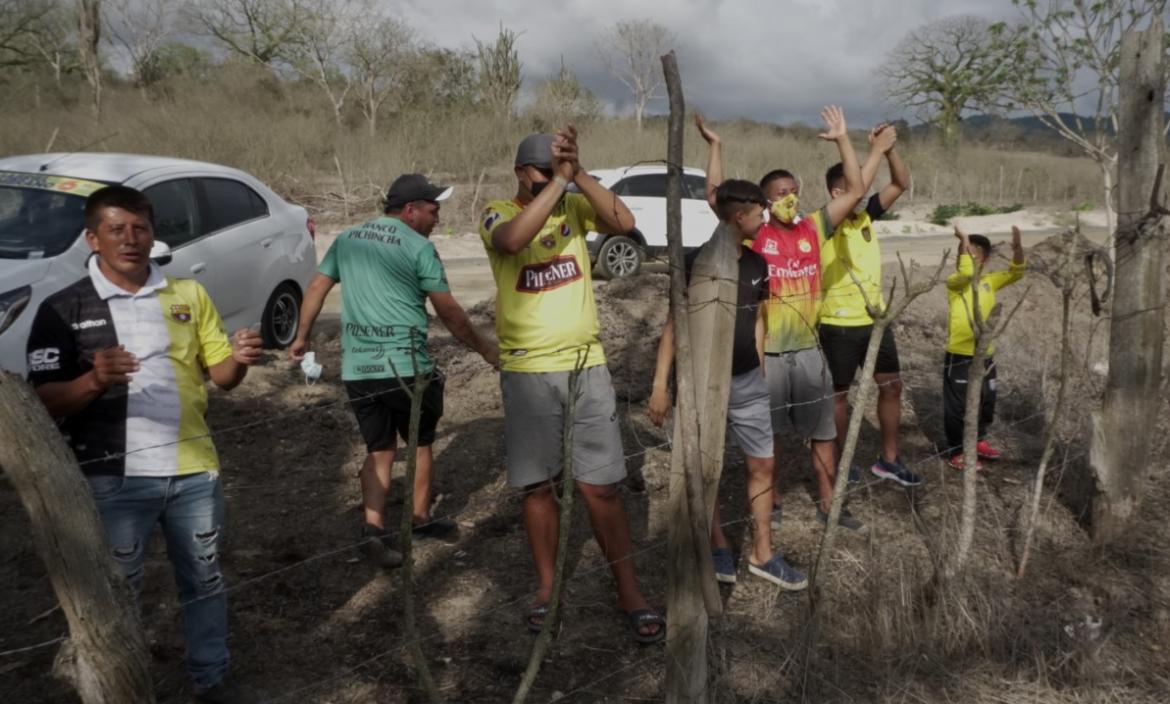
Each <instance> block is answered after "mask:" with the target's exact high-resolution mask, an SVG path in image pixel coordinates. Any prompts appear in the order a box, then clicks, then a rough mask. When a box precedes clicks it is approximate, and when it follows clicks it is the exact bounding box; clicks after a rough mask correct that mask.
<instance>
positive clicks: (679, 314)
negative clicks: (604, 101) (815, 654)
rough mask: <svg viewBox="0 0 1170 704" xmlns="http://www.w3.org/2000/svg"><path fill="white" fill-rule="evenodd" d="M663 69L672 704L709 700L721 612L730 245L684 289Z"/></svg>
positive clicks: (706, 258)
mask: <svg viewBox="0 0 1170 704" xmlns="http://www.w3.org/2000/svg"><path fill="white" fill-rule="evenodd" d="M662 66H663V71H664V73H665V76H666V90H667V94H668V95H669V98H670V126H669V130H668V150H667V179H666V188H667V205H666V223H667V226H666V232H667V249H668V250H669V256H670V315H671V318H672V320H673V321H674V330H675V335H674V341H675V355H674V361H675V380H676V398H677V406H676V408H677V411H676V417H675V430H674V447H673V450H672V453H671V472H670V509H669V513H670V521H669V532H670V534H669V539H668V546H667V570H668V581H669V587H668V595H667V609H666V613H667V619H668V622H667V633H666V635H667V644H666V651H667V670H666V701H667V702H670V703H671V704H675V703H682V702H688V703H690V702H707V701H708V700H709V691H708V682H707V679H708V678H707V625H708V617H710V616H715V617H718V616H720V615H721V614H722V610H723V602H722V598H721V596H720V594H719V588H718V585H717V584H716V582H715V571H714V565H713V564H712V558H711V549H710V520H711V514H712V511H713V510H714V508H715V493H716V488H717V486H718V483H719V475H720V472H721V470H722V463H723V442H724V437H725V433H724V426H725V425H726V422H727V398H728V393H729V390H730V386H731V352H732V333H733V330H734V327H735V304H736V293H737V290H736V289H737V287H736V272H737V270H738V266H737V264H736V259H735V254H736V252H735V247H737V246H738V244H737V242H736V241H735V238H733V237H730V236H728V233H727V232H726V231H725V230H724V227H725V226H720V228H719V229H718V230H716V233H715V235H714V236H713V237H712V238H711V240H710V241H709V242H708V243H707V244H706V245H704V247H703V249H702V250H701V251H700V253H699V255H698V259H697V260H696V262H695V267H694V271H693V272H692V279H693V280H692V282H691V286H690V287H689V289H688V287H687V284H686V276H685V272H684V261H683V252H682V200H681V198H682V158H683V150H682V146H683V120H684V116H685V109H686V108H685V105H684V103H683V94H682V81H681V79H680V77H679V73H678V64H677V63H676V61H675V57H674V53H673V52H672V53H669V54H667V55H665V56H663V57H662ZM691 298H694V300H693V301H692V300H691ZM704 431H706V432H704Z"/></svg>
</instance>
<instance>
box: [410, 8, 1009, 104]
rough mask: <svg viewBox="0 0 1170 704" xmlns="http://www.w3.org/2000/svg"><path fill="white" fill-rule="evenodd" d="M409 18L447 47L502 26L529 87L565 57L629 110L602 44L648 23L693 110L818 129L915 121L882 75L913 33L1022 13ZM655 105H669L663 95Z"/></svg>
mask: <svg viewBox="0 0 1170 704" xmlns="http://www.w3.org/2000/svg"><path fill="white" fill-rule="evenodd" d="M398 7H399V8H401V9H400V12H401V17H402V18H403V19H404V20H406V21H407V22H408V23H410V24H411V25H412V26H413V27H416V28H417V29H418V30H419V34H420V35H421V37H420V38H424V39H426V40H429V41H431V42H433V43H435V44H438V45H440V46H444V47H450V48H457V47H464V48H466V47H469V46H472V40H471V37H472V36H475V37H478V38H479V39H482V40H491V39H493V38H494V37H495V35H496V33H497V31H498V28H499V24H500V22H503V23H504V26H506V27H508V28H510V29H512V30H514V31H517V32H521V33H522V34H521V36H520V39H519V47H518V48H519V52H520V60H521V61H522V62H523V64H524V78H525V83H526V84H527V85H528V86H531V84H532V83H534V82H536V81H538V80H541V79H542V78H544V77H547V76H549V75H550V74H553V73H555V72H556V71H557V69H558V68H559V66H560V61H561V57H562V56H563V57H564V61H565V64H566V66H567V67H568V68H570V69H571V70H572V71H574V72H575V73H576V74H577V76H578V78H579V79H580V80H581V81H582V82H583V83H584V84H585V85H586V86H588V87H589V88H590V89H592V90H593V91H594V92H595V93H597V94H598V96H599V97H600V98H601V99H602V100H603V101H604V102H605V103H606V104H607V105H609V106H610V107H611V108H612V109H616V110H620V111H625V110H628V109H629V102H628V101H629V97H628V93H627V91H626V89H625V88H624V86H622V85H621V84H620V83H617V82H616V81H614V80H613V79H611V78H609V77H608V76H607V75H606V73H605V70H604V67H603V65H602V63H601V61H600V59H599V58H598V53H597V48H596V45H595V44H596V40H597V37H598V36H599V35H600V34H602V33H603V32H604V31H605V29H606V28H608V27H611V26H612V25H613V24H614V23H615V22H618V21H621V20H627V19H650V20H653V21H655V22H658V23H660V24H662V25H664V26H666V27H667V28H668V29H669V30H671V31H672V32H674V34H675V35H676V36H677V37H678V45H677V53H678V56H679V66H680V70H681V73H682V77H683V88H684V93H685V94H686V99H687V105H688V107H695V108H698V109H700V110H702V111H703V112H705V113H707V114H708V115H710V116H711V117H713V118H716V119H727V118H735V117H747V118H752V119H756V120H766V121H771V122H779V123H790V122H804V123H808V124H814V123H816V122H817V115H818V113H819V111H820V108H821V106H823V105H825V104H826V103H839V104H841V105H843V106H844V107H845V108H846V111H847V114H848V115H850V116H852V118H853V120H852V121H853V122H854V124H858V123H864V124H868V123H872V122H876V121H878V120H881V119H890V118H897V117H906V118H908V119H911V120H912V121H914V120H913V117H914V116H913V115H907V114H904V113H903V111H902V110H901V109H900V108H899V106H897V105H891V104H889V103H888V102H887V101H885V100H883V98H882V95H881V91H880V90H879V87H878V85H877V83H876V79H875V76H874V70H875V68H876V67H878V66H879V65H880V63H881V62H882V61H883V59H884V57H885V56H886V54H887V52H888V51H889V50H890V49H891V48H892V47H893V46H894V45H896V44H897V43H898V41H899V40H900V39H901V38H902V37H903V36H904V35H905V34H906V33H907V32H909V31H911V30H913V29H914V28H916V27H918V26H919V25H921V24H924V23H926V22H929V21H931V20H935V19H939V18H942V17H947V16H950V15H962V14H972V15H978V16H982V17H985V18H987V19H990V20H998V19H1015V18H1017V17H1018V14H1017V11H1016V9H1015V8H1014V7H1013V6H1012V5H1011V2H1010V0H983V1H980V0H881V1H880V2H869V1H867V0H771V1H766V0H658V1H657V2H653V3H651V2H646V1H645V0H527V1H525V0H478V1H474V0H403V1H401V2H400V3H399V4H398ZM650 110H651V111H652V112H654V111H664V110H665V101H663V100H659V101H655V102H654V103H652V104H651V108H650Z"/></svg>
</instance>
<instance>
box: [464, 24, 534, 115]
mask: <svg viewBox="0 0 1170 704" xmlns="http://www.w3.org/2000/svg"><path fill="white" fill-rule="evenodd" d="M519 38H520V35H519V34H517V33H515V32H513V31H512V30H510V29H508V28H507V27H505V26H504V25H503V24H501V25H500V32H499V34H497V35H496V41H494V42H492V43H490V44H488V43H487V42H482V41H480V40H479V39H476V40H475V56H476V60H477V63H478V66H479V95H480V100H481V101H482V102H483V103H484V105H486V106H487V107H488V109H489V110H491V111H492V112H493V113H495V114H496V115H499V116H502V117H508V116H510V115H511V114H512V110H513V108H515V107H516V97H517V96H519V95H520V73H521V69H522V67H523V65H522V64H521V63H520V53H519V52H518V51H516V41H517V40H518V39H519Z"/></svg>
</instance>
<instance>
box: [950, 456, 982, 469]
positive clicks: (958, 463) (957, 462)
mask: <svg viewBox="0 0 1170 704" xmlns="http://www.w3.org/2000/svg"><path fill="white" fill-rule="evenodd" d="M947 464H949V465H950V466H952V467H954V468H955V469H957V470H959V471H960V472H961V471H963V466H964V465H963V455H962V453H960V454H957V455H951V458H950V459H949V460H947ZM975 471H976V472H982V471H983V463H982V462H980V461H979V460H978V459H976V460H975Z"/></svg>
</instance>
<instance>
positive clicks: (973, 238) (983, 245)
mask: <svg viewBox="0 0 1170 704" xmlns="http://www.w3.org/2000/svg"><path fill="white" fill-rule="evenodd" d="M967 241H968V242H970V243H971V246H972V247H978V248H979V249H980V250H982V251H983V256H984V257H990V256H991V240H989V239H987V236H986V235H967Z"/></svg>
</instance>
